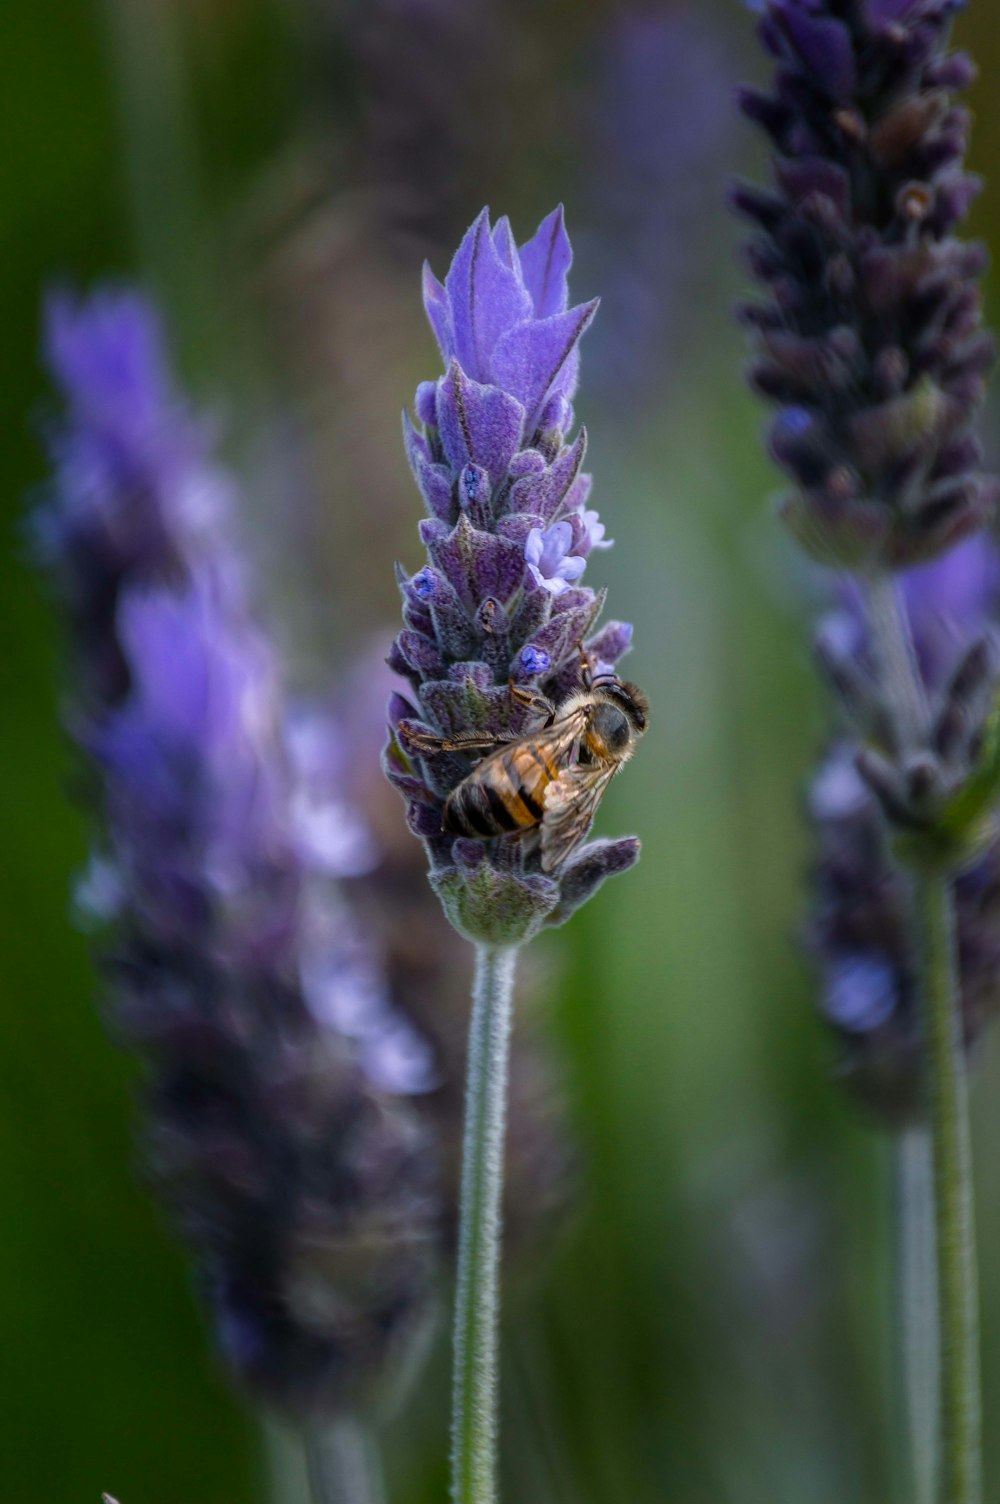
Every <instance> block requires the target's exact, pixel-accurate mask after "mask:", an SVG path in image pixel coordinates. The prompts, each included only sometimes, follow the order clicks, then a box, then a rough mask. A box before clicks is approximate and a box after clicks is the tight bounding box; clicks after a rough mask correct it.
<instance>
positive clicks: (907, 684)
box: [868, 576, 982, 1504]
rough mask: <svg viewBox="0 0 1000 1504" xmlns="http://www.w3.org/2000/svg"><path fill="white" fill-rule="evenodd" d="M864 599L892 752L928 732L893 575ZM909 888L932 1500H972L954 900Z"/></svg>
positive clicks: (975, 1458)
mask: <svg viewBox="0 0 1000 1504" xmlns="http://www.w3.org/2000/svg"><path fill="white" fill-rule="evenodd" d="M868 604H869V620H870V625H871V634H872V643H873V648H874V654H875V659H876V664H877V669H878V672H879V676H880V680H881V684H882V690H883V694H884V696H885V700H886V705H887V708H888V709H889V712H890V715H891V717H892V720H893V724H894V728H895V733H896V739H897V742H898V745H899V750H900V751H901V752H903V753H905V752H907V751H911V750H917V749H918V748H919V747H920V746H921V745H922V744H923V743H924V742H925V740H926V736H927V730H928V714H927V706H926V701H925V698H924V692H923V686H922V684H921V680H920V675H919V672H918V669H917V665H916V659H915V655H914V652H913V645H912V640H911V638H910V632H909V625H908V622H907V617H906V611H905V607H904V606H903V603H902V602H901V600H900V598H899V592H898V588H897V586H896V584H895V581H894V580H893V579H892V578H891V577H888V576H879V577H876V578H874V579H872V580H871V581H869V592H868ZM911 891H912V912H913V942H914V955H915V959H916V965H917V976H918V988H919V996H920V1005H921V1018H922V1026H923V1037H924V1051H923V1054H924V1071H925V1078H926V1093H927V1107H928V1113H929V1122H930V1132H931V1151H932V1163H933V1203H934V1243H935V1249H934V1256H935V1263H936V1268H937V1313H938V1332H939V1337H940V1346H941V1355H940V1367H939V1374H940V1378H939V1397H938V1404H939V1415H940V1462H939V1468H938V1480H939V1482H938V1498H939V1500H940V1504H979V1501H980V1499H981V1482H980V1477H981V1446H982V1442H981V1436H980V1395H979V1321H978V1293H977V1279H976V1254H975V1229H974V1216H973V1196H972V1156H971V1148H970V1135H969V1104H968V1085H967V1081H966V1074H965V1060H964V1049H963V1040H962V1022H961V1010H960V990H959V989H960V983H959V974H958V956H957V951H956V944H955V907H954V897H953V894H952V886H951V882H950V880H949V878H948V877H947V876H946V875H945V874H943V873H936V872H923V873H920V874H918V875H916V876H915V877H914V878H913V881H912V889H911ZM913 1382H914V1383H916V1382H917V1380H916V1379H914V1381H913Z"/></svg>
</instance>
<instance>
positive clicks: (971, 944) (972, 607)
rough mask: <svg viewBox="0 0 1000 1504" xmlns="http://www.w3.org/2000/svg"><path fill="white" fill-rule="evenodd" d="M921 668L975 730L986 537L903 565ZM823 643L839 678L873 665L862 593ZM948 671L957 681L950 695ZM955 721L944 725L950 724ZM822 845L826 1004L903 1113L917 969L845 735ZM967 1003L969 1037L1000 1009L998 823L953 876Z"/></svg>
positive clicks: (853, 1060) (949, 717)
mask: <svg viewBox="0 0 1000 1504" xmlns="http://www.w3.org/2000/svg"><path fill="white" fill-rule="evenodd" d="M901 581H902V586H903V593H904V599H905V603H906V609H907V614H908V617H909V622H910V626H911V630H912V632H913V637H914V646H915V648H916V651H917V655H918V658H919V663H920V672H921V678H922V680H923V684H924V688H925V692H926V694H927V696H928V699H929V701H930V703H931V705H932V706H934V707H935V708H936V709H937V712H938V725H939V727H943V728H945V729H946V730H947V732H948V734H949V735H951V736H957V735H959V734H961V733H964V734H965V735H972V734H974V730H975V727H976V725H977V722H978V713H977V711H976V710H975V709H974V708H973V707H972V706H971V705H970V704H969V696H970V693H972V692H973V688H974V686H973V684H972V682H971V681H970V678H969V674H968V665H969V662H970V653H971V654H973V655H977V654H979V653H980V652H981V647H980V644H981V643H982V633H983V630H984V626H985V624H987V623H988V622H989V621H990V620H991V619H993V620H995V619H996V613H997V607H998V605H1000V557H998V555H997V550H996V547H995V545H994V544H993V542H992V540H991V539H989V538H988V537H986V536H982V535H980V536H977V537H975V538H972V539H969V540H967V541H966V542H964V543H962V544H960V545H959V546H958V547H956V548H955V549H953V550H952V551H951V552H950V553H949V554H947V555H945V557H944V558H942V559H938V560H935V561H934V562H933V563H931V564H926V565H922V566H920V567H919V568H916V569H913V570H910V571H907V572H906V573H905V574H903V575H902V576H901ZM819 645H820V652H821V656H822V657H823V660H824V662H825V664H826V666H827V668H828V670H829V672H830V673H831V674H832V676H833V678H834V681H835V682H836V683H838V684H840V685H841V686H842V687H843V686H844V685H845V684H851V685H854V684H855V683H856V682H857V677H858V674H859V672H860V673H861V674H867V673H868V672H869V671H870V670H871V664H870V646H869V642H868V633H867V628H866V624H865V618H864V615H863V612H862V609H861V601H860V597H859V596H858V595H857V594H856V593H855V592H854V591H853V590H850V589H849V590H847V591H846V592H845V594H844V597H843V604H842V605H841V607H840V608H839V609H838V610H837V611H836V612H834V613H833V614H832V615H831V616H830V617H828V618H827V620H826V621H825V622H824V623H823V624H822V626H821V629H820V638H819ZM956 681H957V683H958V685H959V688H960V691H961V692H960V693H959V694H958V695H956V693H955V686H956ZM949 728H950V729H949ZM809 812H810V815H811V818H812V821H813V824H814V827H815V829H816V833H817V840H818V853H817V858H816V863H815V876H814V914H813V918H812V921H811V923H810V927H809V933H808V939H809V945H810V949H811V950H812V951H813V953H814V955H815V956H816V959H817V963H818V965H819V967H820V969H821V973H822V998H821V1008H822V1011H823V1014H824V1016H825V1017H826V1018H827V1020H828V1021H829V1022H830V1023H831V1025H832V1026H833V1027H834V1029H835V1030H836V1032H837V1036H838V1038H839V1040H840V1043H841V1050H842V1066H843V1071H844V1074H845V1076H846V1078H847V1079H848V1081H849V1083H850V1084H851V1085H852V1087H853V1088H854V1089H855V1090H856V1091H857V1092H858V1094H859V1095H860V1096H861V1097H862V1098H863V1100H864V1101H865V1102H866V1103H867V1104H868V1105H869V1106H871V1107H872V1108H874V1109H875V1110H877V1111H878V1112H879V1114H880V1115H882V1116H884V1117H886V1118H887V1119H888V1120H889V1121H890V1122H893V1123H895V1124H898V1123H899V1122H900V1121H903V1120H905V1119H906V1118H908V1117H916V1116H917V1115H918V1114H919V1113H920V1111H921V1110H922V1103H923V1098H922V1085H921V1072H922V1054H921V1049H922V1046H921V1037H922V1036H921V1027H920V1021H919V1011H918V978H917V975H916V963H915V958H914V954H913V947H912V944H911V941H910V934H909V924H910V917H909V910H908V898H907V882H906V878H905V876H904V875H903V874H902V873H901V872H900V870H899V868H898V867H897V866H896V865H895V864H894V862H893V859H892V855H891V852H890V848H889V843H888V839H887V834H886V827H885V822H884V820H883V818H882V813H881V810H880V808H879V804H878V801H877V799H876V798H875V796H874V795H873V793H872V791H871V789H870V788H869V787H868V785H867V783H866V782H865V780H864V779H863V778H862V777H861V775H860V773H859V771H858V767H857V752H856V750H855V749H854V748H853V747H852V745H851V744H850V743H848V742H840V743H838V744H837V745H836V746H834V747H833V749H832V750H831V752H830V753H829V755H828V756H827V758H826V759H825V761H824V762H823V764H822V766H821V767H820V769H819V771H818V772H817V774H816V776H815V778H814V780H813V784H812V787H811V790H810V797H809ZM955 904H956V920H957V931H958V948H959V970H960V979H961V1010H962V1023H963V1029H964V1038H965V1044H966V1047H967V1048H971V1047H972V1046H973V1045H974V1044H975V1043H976V1041H977V1040H978V1039H979V1037H980V1035H981V1034H982V1031H983V1029H984V1027H985V1025H986V1024H987V1022H988V1021H989V1020H990V1019H991V1018H993V1017H994V1015H995V1014H996V1013H997V1011H998V1010H1000V841H998V839H997V837H996V834H995V831H994V833H993V834H992V836H991V839H990V840H989V841H988V843H987V844H985V845H984V847H983V849H982V850H981V851H980V853H979V856H978V857H977V859H976V860H975V861H974V862H973V863H972V864H971V865H969V866H967V867H966V868H965V869H964V870H963V871H962V872H960V873H959V874H958V876H957V878H956V880H955Z"/></svg>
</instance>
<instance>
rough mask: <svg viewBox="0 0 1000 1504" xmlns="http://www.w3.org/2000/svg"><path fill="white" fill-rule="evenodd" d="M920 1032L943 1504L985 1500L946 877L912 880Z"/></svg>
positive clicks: (968, 1167) (962, 1085) (966, 1148)
mask: <svg viewBox="0 0 1000 1504" xmlns="http://www.w3.org/2000/svg"><path fill="white" fill-rule="evenodd" d="M915 899H916V904H915V907H916V914H917V919H918V937H919V944H920V948H921V982H922V993H923V1018H924V1036H925V1040H926V1056H927V1083H928V1094H929V1105H930V1115H931V1138H932V1145H933V1157H934V1200H935V1224H936V1228H937V1238H936V1242H937V1288H938V1320H939V1323H940V1331H941V1400H940V1402H941V1465H940V1480H941V1486H940V1497H941V1501H942V1504H979V1501H980V1499H981V1497H982V1492H981V1461H980V1454H981V1445H982V1442H981V1437H980V1395H979V1310H978V1305H979V1302H978V1292H977V1277H976V1249H975V1226H974V1216H973V1194H972V1151H971V1144H970V1135H969V1089H968V1081H967V1078H966V1072H965V1051H964V1047H963V1041H962V1029H961V1017H960V1014H959V1010H958V1008H957V1006H956V997H957V988H956V985H955V983H956V976H957V956H956V950H955V915H954V906H953V902H952V897H951V892H950V887H949V884H948V881H947V879H945V878H944V877H940V876H936V875H921V876H920V877H918V878H917V880H916V894H915Z"/></svg>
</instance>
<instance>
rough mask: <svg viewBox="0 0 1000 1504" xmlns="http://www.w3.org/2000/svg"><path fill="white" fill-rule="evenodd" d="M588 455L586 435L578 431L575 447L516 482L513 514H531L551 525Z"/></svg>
mask: <svg viewBox="0 0 1000 1504" xmlns="http://www.w3.org/2000/svg"><path fill="white" fill-rule="evenodd" d="M586 452H587V431H586V429H585V428H581V430H580V432H579V434H578V435H577V438H576V443H575V444H573V445H572V447H571V448H568V449H563V450H561V451H560V453H559V454H558V455H557V456H556V458H555V459H554V460H553V462H552V464H551V465H549V466H548V467H547V468H546V469H545V470H543V471H541V472H540V473H536V474H532V475H525V476H523V477H522V478H521V479H520V480H518V481H515V482H514V485H513V486H512V487H511V492H510V509H511V511H512V512H534V513H536V514H537V515H538V516H539V517H542V518H544V519H545V521H546V522H548V521H550V520H551V519H552V518H553V517H554V516H555V515H556V513H557V512H558V511H559V509H560V507H561V506H562V503H563V501H564V500H565V498H566V495H567V493H568V491H569V489H570V487H571V486H572V484H573V482H574V481H575V480H576V478H577V475H578V474H579V471H580V466H581V465H582V464H583V459H584V455H585V454H586Z"/></svg>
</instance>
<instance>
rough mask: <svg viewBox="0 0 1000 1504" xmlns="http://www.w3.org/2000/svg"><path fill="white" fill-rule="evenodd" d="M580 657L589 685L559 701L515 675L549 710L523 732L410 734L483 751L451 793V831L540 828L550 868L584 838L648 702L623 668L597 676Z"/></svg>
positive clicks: (437, 748) (535, 707) (530, 702)
mask: <svg viewBox="0 0 1000 1504" xmlns="http://www.w3.org/2000/svg"><path fill="white" fill-rule="evenodd" d="M581 657H582V659H583V663H582V670H581V676H580V677H581V684H582V688H581V689H579V690H576V691H574V693H573V694H571V695H570V696H569V697H568V698H567V699H566V700H564V701H563V703H562V704H561V705H559V706H558V707H557V706H555V705H553V703H552V701H551V700H548V699H546V698H545V696H544V695H539V694H532V693H530V692H529V691H526V690H524V689H521V688H520V687H519V686H517V685H516V684H514V683H513V682H512V683H511V685H510V693H511V695H512V697H513V698H514V699H515V700H516V701H517V702H518V703H519V704H521V705H524V706H525V707H526V708H528V709H529V710H531V711H533V712H534V713H535V714H537V715H539V716H540V717H541V718H542V723H541V725H540V726H539V727H538V728H537V729H536V730H533V731H529V732H527V733H526V734H525V735H523V736H515V735H513V734H511V735H509V736H483V735H481V734H479V733H477V732H474V731H471V732H463V733H462V734H460V735H458V736H453V737H430V736H425V735H420V734H415V733H411V734H410V735H409V736H408V738H407V740H408V741H409V743H410V745H411V746H412V747H413V748H414V750H415V751H416V752H418V753H423V754H425V755H432V756H433V755H434V754H436V753H439V752H465V753H472V754H474V753H476V752H480V753H482V754H483V755H482V757H481V760H480V761H479V762H477V764H476V766H475V767H474V768H473V769H472V772H471V773H469V774H468V776H467V777H465V778H463V779H462V781H461V783H459V784H457V785H456V787H455V788H453V789H452V791H451V793H450V794H449V795H448V798H447V800H446V801H445V806H444V811H443V814H442V821H441V823H442V828H443V829H444V830H445V831H447V832H448V834H449V835H456V836H467V837H469V838H471V839H472V840H476V841H491V840H494V839H495V838H496V837H499V836H508V835H515V834H521V835H527V836H529V837H530V835H531V834H532V833H533V832H535V831H539V830H540V843H541V853H542V862H541V865H542V871H543V872H552V871H554V870H555V868H556V867H559V866H560V865H561V864H562V863H563V862H564V861H565V860H566V858H567V857H568V856H569V855H570V854H571V853H572V852H573V851H574V850H575V848H576V847H577V846H578V845H579V843H580V842H581V841H582V840H583V838H584V836H585V835H586V834H587V832H588V830H589V829H590V826H591V823H592V821H593V819H594V815H595V814H596V813H597V807H598V805H599V804H600V802H601V800H602V798H603V797H604V794H605V792H606V791H607V787H608V784H609V783H610V782H611V780H612V778H613V777H614V776H615V774H616V773H617V772H618V771H619V770H620V769H621V768H623V767H624V765H625V763H626V762H628V760H629V758H630V757H631V756H632V753H633V752H634V750H635V744H636V742H637V740H638V739H639V737H640V736H641V735H642V734H643V732H644V731H645V730H646V717H647V712H648V710H649V701H648V700H647V699H646V696H645V695H644V694H643V693H642V691H641V690H640V689H638V688H637V687H636V686H635V685H634V684H629V683H628V682H627V681H625V680H622V679H619V677H618V675H617V674H600V675H598V676H597V677H596V678H595V677H594V676H593V674H592V672H591V669H590V664H589V661H588V660H587V658H586V656H585V655H584V654H582V652H581Z"/></svg>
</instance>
